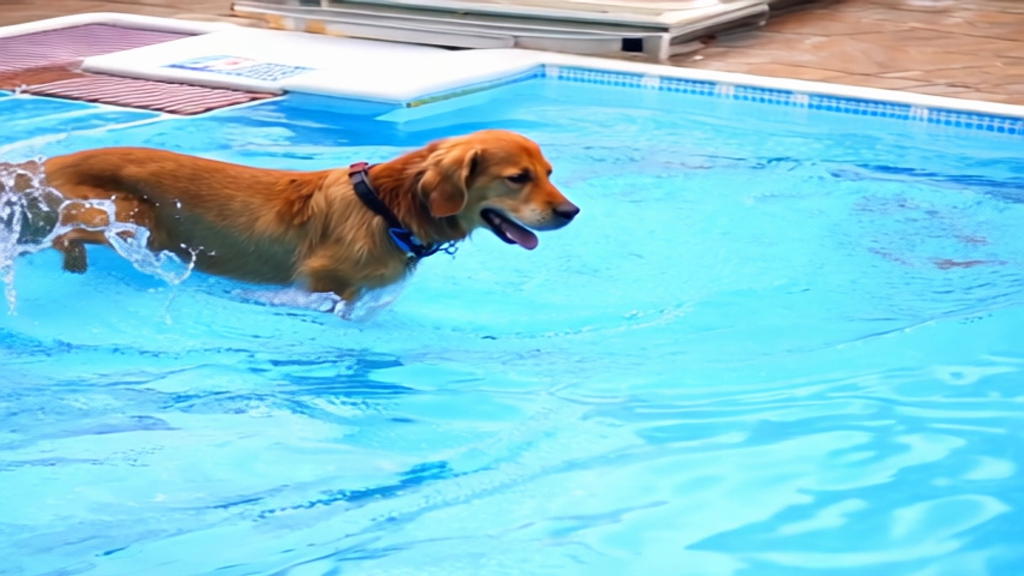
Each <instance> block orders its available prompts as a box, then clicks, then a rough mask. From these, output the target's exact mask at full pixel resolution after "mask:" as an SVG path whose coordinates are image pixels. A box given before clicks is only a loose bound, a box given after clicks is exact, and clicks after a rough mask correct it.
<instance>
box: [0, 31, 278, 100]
mask: <svg viewBox="0 0 1024 576" xmlns="http://www.w3.org/2000/svg"><path fill="white" fill-rule="evenodd" d="M188 36H189V34H177V33H173V32H156V31H153V30H137V29H134V28H124V27H121V26H111V25H108V24H85V25H82V26H72V27H70V28H61V29H58V30H47V31H45V32H34V33H32V34H23V35H21V36H10V37H6V38H0V89H7V90H23V91H24V92H26V93H29V94H38V95H41V96H53V97H56V98H66V99H69V100H84V101H86V102H98V103H101V104H112V105H115V106H127V107H130V108H143V109H147V110H154V111H157V112H167V113H170V114H182V115H191V114H200V113H202V112H208V111H210V110H216V109H218V108H224V107H226V106H234V105H237V104H244V103H246V102H252V101H254V100H262V99H264V98H270V97H273V96H274V95H273V94H264V93H259V92H246V91H243V90H228V89H221V88H206V87H202V86H190V85H188V84H172V83H169V82H156V81H152V80H137V79H133V78H120V77H116V76H107V75H101V74H85V73H82V72H81V71H80V70H79V67H80V65H81V63H82V60H83V59H85V58H88V57H90V56H100V55H103V54H110V53H112V52H119V51H121V50H130V49H132V48H141V47H143V46H151V45H153V44H160V43H162V42H169V41H171V40H178V39H180V38H186V37H188Z"/></svg>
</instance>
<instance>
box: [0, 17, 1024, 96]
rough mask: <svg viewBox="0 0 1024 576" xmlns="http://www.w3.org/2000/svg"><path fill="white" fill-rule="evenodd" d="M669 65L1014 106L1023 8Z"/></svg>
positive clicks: (868, 20)
mask: <svg viewBox="0 0 1024 576" xmlns="http://www.w3.org/2000/svg"><path fill="white" fill-rule="evenodd" d="M2 1H3V4H4V7H3V9H2V10H0V26H3V25H8V24H19V23H22V22H30V21H34V20H41V19H44V18H52V17H55V16H62V15H66V14H78V13H83V12H124V13H130V14H144V15H149V16H164V17H175V18H187V19H194V20H225V21H230V22H234V23H236V24H247V25H253V26H260V23H258V22H254V21H251V20H244V19H240V18H235V17H233V16H232V15H231V8H230V5H231V3H230V0H62V1H61V2H51V1H44V0H2ZM921 4H930V5H929V6H926V7H921V6H920V5H921ZM671 64H673V65H675V66H681V67H692V68H703V69H709V70H722V71H728V72H742V73H747V74H756V75H761V76H774V77H783V78H797V79H801V80H817V81H823V82H833V83H837V84H848V85H853V86H863V87H869V88H886V89H894V90H905V91H908V92H918V93H922V94H932V95H939V96H948V97H953V98H967V99H973V100H984V101H988V102H1000V103H1005V104H1024V2H1021V1H1017V0H956V1H946V0H931V1H930V2H924V1H923V0H916V1H915V0H838V1H832V2H822V3H817V4H811V5H808V6H807V7H804V8H802V9H798V10H793V11H790V12H788V13H784V14H780V15H777V16H775V17H774V18H772V20H770V21H769V22H768V24H767V25H766V26H764V27H763V28H761V29H759V30H756V31H751V32H746V33H737V34H731V35H728V36H724V37H721V38H717V39H714V40H711V41H709V42H708V43H707V45H706V46H705V47H704V48H703V49H701V50H699V51H697V52H693V53H690V54H686V55H682V56H678V57H676V58H674V59H673V60H672V61H671Z"/></svg>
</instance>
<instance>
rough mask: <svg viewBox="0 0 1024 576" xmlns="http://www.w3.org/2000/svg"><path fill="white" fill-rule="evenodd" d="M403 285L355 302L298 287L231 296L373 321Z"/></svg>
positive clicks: (351, 318)
mask: <svg viewBox="0 0 1024 576" xmlns="http://www.w3.org/2000/svg"><path fill="white" fill-rule="evenodd" d="M404 287H405V282H398V283H396V284H392V285H391V286H387V287H384V288H378V289H376V290H371V291H369V292H367V293H366V294H364V295H363V297H362V298H360V299H359V300H358V301H356V302H355V303H348V302H345V301H343V300H342V299H341V298H339V297H338V296H337V295H335V294H333V293H331V292H308V291H306V290H303V289H302V288H297V287H293V288H285V289H282V290H238V291H236V292H234V295H235V296H237V297H239V298H242V299H244V300H249V301H252V302H258V303H260V304H266V305H269V306H289V307H292V308H304V309H307V310H316V311H319V312H329V313H331V314H334V315H335V316H337V317H339V318H341V319H342V320H351V321H355V322H366V321H369V320H372V319H374V318H376V317H377V316H378V315H379V314H380V313H381V312H383V311H384V310H385V309H387V308H388V307H390V306H391V304H392V303H393V302H394V301H395V300H397V299H398V297H399V295H401V293H402V290H403V289H404Z"/></svg>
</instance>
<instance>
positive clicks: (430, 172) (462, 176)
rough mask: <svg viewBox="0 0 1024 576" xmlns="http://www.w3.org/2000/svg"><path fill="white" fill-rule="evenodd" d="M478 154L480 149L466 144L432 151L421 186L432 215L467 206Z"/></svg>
mask: <svg viewBox="0 0 1024 576" xmlns="http://www.w3.org/2000/svg"><path fill="white" fill-rule="evenodd" d="M479 155H480V151H479V150H477V149H476V148H473V147H470V146H465V145H455V146H439V147H438V148H437V149H436V150H434V151H433V152H431V153H430V155H429V156H428V157H427V161H426V163H425V164H426V169H425V170H424V172H423V176H422V177H420V185H419V187H420V194H421V195H422V196H423V198H424V199H425V200H426V202H427V207H428V208H430V214H431V215H432V216H434V217H435V218H444V217H445V216H454V215H455V214H458V213H459V212H461V211H462V209H463V208H465V207H466V201H467V200H468V199H469V190H468V186H469V179H470V178H472V177H473V172H474V170H475V169H476V164H477V160H478V158H479Z"/></svg>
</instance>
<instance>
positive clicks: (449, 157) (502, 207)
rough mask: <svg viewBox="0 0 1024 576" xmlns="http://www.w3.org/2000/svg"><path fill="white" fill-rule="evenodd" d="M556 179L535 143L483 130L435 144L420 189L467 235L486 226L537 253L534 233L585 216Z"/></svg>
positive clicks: (441, 215) (433, 206)
mask: <svg viewBox="0 0 1024 576" xmlns="http://www.w3.org/2000/svg"><path fill="white" fill-rule="evenodd" d="M550 176H551V164H550V163H549V162H548V161H547V159H545V158H544V155H543V154H542V153H541V151H540V147H539V146H537V144H536V143H535V142H533V141H532V140H530V139H529V138H526V137H525V136H521V135H519V134H516V133H514V132H508V131H505V130H483V131H480V132H474V133H473V134H469V135H466V136H458V137H454V138H448V139H446V140H442V141H440V142H437V143H435V144H433V145H431V147H430V148H429V149H428V156H427V158H426V162H425V170H424V172H423V176H422V177H421V178H420V184H419V188H420V194H422V196H423V198H424V200H425V201H426V203H427V206H428V207H429V209H430V213H431V214H432V215H433V216H434V217H435V218H445V217H455V218H457V219H458V220H459V223H460V224H461V225H462V227H463V229H464V230H466V231H467V232H468V231H470V230H473V229H475V228H479V227H481V226H486V227H488V228H490V229H491V231H492V232H494V234H495V235H497V236H498V238H501V239H502V240H504V241H505V242H508V243H509V244H518V245H520V246H522V247H523V248H526V249H528V250H532V249H534V248H536V247H537V236H536V235H535V234H534V233H533V232H531V231H530V229H533V230H555V229H557V228H561V227H562V226H565V225H566V224H568V223H569V222H571V221H572V219H573V218H575V217H576V215H577V214H578V213H579V211H580V209H579V208H577V207H576V205H575V204H573V203H572V202H570V201H569V200H568V199H566V197H565V196H563V195H562V193H561V192H559V191H558V189H557V188H555V186H554V185H553V184H551V180H550Z"/></svg>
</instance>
